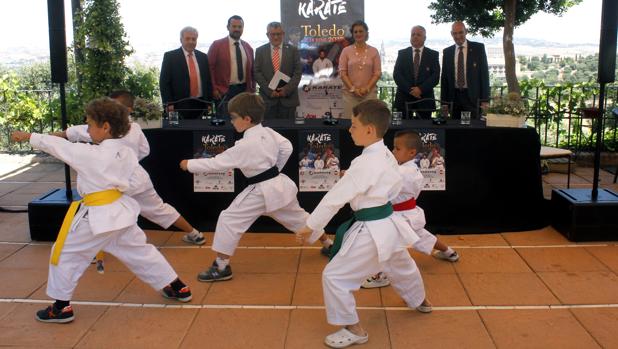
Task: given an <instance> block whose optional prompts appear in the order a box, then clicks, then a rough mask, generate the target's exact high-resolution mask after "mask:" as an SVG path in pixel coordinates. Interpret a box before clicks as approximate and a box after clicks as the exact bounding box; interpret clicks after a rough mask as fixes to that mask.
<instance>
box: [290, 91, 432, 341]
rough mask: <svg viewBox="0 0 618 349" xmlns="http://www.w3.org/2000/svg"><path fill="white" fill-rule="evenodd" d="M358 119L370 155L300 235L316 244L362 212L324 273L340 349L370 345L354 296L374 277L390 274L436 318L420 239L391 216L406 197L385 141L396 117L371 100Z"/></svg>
mask: <svg viewBox="0 0 618 349" xmlns="http://www.w3.org/2000/svg"><path fill="white" fill-rule="evenodd" d="M353 112H354V116H353V117H352V126H351V127H350V134H351V136H352V140H353V141H354V144H356V145H359V146H363V147H364V149H363V152H362V154H361V155H360V156H358V157H357V158H355V159H354V160H353V161H352V164H351V165H350V168H349V169H348V170H347V171H346V174H345V176H343V177H342V178H341V180H340V181H339V182H338V183H337V184H335V186H334V187H333V188H332V189H331V190H330V191H329V192H328V193H326V195H325V196H324V198H323V199H322V201H320V203H319V204H318V206H317V207H316V209H315V210H314V211H313V213H311V215H310V216H309V219H307V225H306V227H304V228H303V229H301V230H300V231H297V236H298V238H299V240H303V239H306V238H307V237H308V236H309V239H308V241H309V242H310V243H311V242H313V241H315V240H317V238H318V237H319V232H320V230H321V229H322V228H323V227H324V226H325V225H326V224H327V223H328V222H329V221H330V220H331V218H332V217H333V216H334V215H335V213H337V211H338V210H339V209H340V208H341V207H343V206H344V205H345V204H346V203H350V206H351V207H352V209H353V210H354V211H355V212H354V217H355V219H354V220H350V221H348V222H346V223H344V224H343V225H342V226H341V227H340V229H338V230H337V235H336V238H335V243H334V245H333V247H332V248H333V254H332V255H333V256H334V257H333V258H332V259H331V261H330V263H328V265H326V268H325V269H324V272H323V273H322V287H323V290H324V303H325V306H326V317H327V321H328V323H330V324H332V325H340V326H343V328H341V329H340V330H339V331H337V332H335V333H333V334H330V335H328V336H327V337H326V338H325V340H324V342H325V343H326V344H327V345H328V346H330V347H333V348H344V347H347V346H349V345H352V344H362V343H365V342H367V341H368V340H369V336H368V334H367V332H366V331H365V330H364V329H363V328H362V326H361V325H360V322H359V318H358V314H357V312H356V303H355V300H354V295H353V294H352V292H353V291H357V290H358V289H359V288H360V286H361V283H362V282H363V280H364V279H365V277H366V275H367V273H368V272H369V274H374V273H377V272H378V271H380V270H384V271H385V272H386V273H387V274H388V275H389V277H390V279H391V282H392V284H393V287H394V288H395V290H396V291H397V293H398V294H399V295H400V296H401V297H402V298H403V299H404V300H405V302H406V304H407V305H408V306H409V307H410V308H413V309H417V310H418V311H421V312H431V304H430V303H429V302H428V301H427V300H426V299H425V288H424V285H423V280H422V278H421V275H420V272H419V270H418V268H417V267H416V264H415V263H414V260H413V259H412V258H411V257H410V254H409V253H408V250H407V247H408V246H410V245H412V244H413V243H414V242H416V241H417V240H418V239H419V238H418V236H417V235H416V233H415V232H414V231H413V230H412V229H410V226H409V225H408V224H407V223H406V222H405V220H404V219H403V218H402V217H400V216H398V215H393V214H392V212H393V208H392V205H391V203H390V200H392V199H394V198H395V197H396V196H397V195H398V194H399V192H400V191H401V186H402V178H401V174H400V173H399V169H398V165H397V160H395V158H394V157H393V154H392V153H391V152H390V151H389V150H388V148H386V146H385V145H384V142H383V140H382V137H383V136H384V134H385V133H386V130H387V129H388V124H389V119H390V111H389V110H388V108H387V106H386V104H385V103H384V102H382V101H379V100H368V101H364V102H362V103H360V104H358V105H357V106H356V107H354V110H353ZM339 246H340V247H339Z"/></svg>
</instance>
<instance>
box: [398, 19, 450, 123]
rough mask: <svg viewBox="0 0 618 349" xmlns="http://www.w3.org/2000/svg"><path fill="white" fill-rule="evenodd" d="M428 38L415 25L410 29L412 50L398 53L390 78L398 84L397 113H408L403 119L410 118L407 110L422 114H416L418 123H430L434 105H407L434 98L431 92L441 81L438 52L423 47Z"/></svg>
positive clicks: (424, 103) (406, 49)
mask: <svg viewBox="0 0 618 349" xmlns="http://www.w3.org/2000/svg"><path fill="white" fill-rule="evenodd" d="M426 38H427V35H426V31H425V28H423V27H421V26H420V25H417V26H415V27H412V33H411V35H410V44H412V46H411V47H408V48H405V49H403V50H399V53H398V54H397V61H396V62H395V69H394V71H393V78H394V79H395V83H396V84H397V94H396V95H395V104H394V107H395V108H397V110H400V111H403V112H404V113H405V112H408V115H406V117H410V116H412V113H411V112H410V110H409V109H416V110H422V111H417V112H416V114H417V115H418V116H419V117H420V118H421V119H431V111H430V110H433V109H435V108H436V104H435V102H434V101H422V102H418V103H414V104H411V105H409V107H408V110H407V109H406V102H416V101H420V100H422V99H424V98H431V99H433V98H434V94H433V88H434V87H435V86H436V85H437V84H438V80H439V79H440V62H439V59H438V51H434V50H432V49H430V48H428V47H425V39H426Z"/></svg>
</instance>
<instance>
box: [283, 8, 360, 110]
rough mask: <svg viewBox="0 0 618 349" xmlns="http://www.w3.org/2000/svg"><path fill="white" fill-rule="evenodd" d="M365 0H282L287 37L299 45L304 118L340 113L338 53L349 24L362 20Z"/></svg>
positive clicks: (346, 42)
mask: <svg viewBox="0 0 618 349" xmlns="http://www.w3.org/2000/svg"><path fill="white" fill-rule="evenodd" d="M364 10H365V3H364V0H281V25H282V26H283V30H284V31H285V36H286V41H287V42H288V43H289V44H291V45H294V46H296V47H298V50H299V52H300V59H301V63H302V65H303V77H302V80H301V82H300V84H299V86H298V88H299V91H298V95H299V98H300V107H299V114H301V115H303V116H304V117H306V118H322V117H324V116H333V117H335V118H338V117H340V116H341V115H342V114H343V106H342V98H343V97H342V87H343V83H342V82H341V79H340V78H339V74H338V64H339V55H340V54H341V51H342V50H343V48H344V47H346V46H348V45H350V44H351V42H352V41H351V37H352V34H351V33H350V25H351V24H352V23H354V21H357V20H359V19H360V20H364V17H365V16H364Z"/></svg>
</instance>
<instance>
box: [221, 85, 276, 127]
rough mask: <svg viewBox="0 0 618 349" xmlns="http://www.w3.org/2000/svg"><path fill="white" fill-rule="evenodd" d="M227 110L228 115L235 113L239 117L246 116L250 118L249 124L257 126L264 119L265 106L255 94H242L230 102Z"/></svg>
mask: <svg viewBox="0 0 618 349" xmlns="http://www.w3.org/2000/svg"><path fill="white" fill-rule="evenodd" d="M227 110H228V112H229V113H236V114H238V115H240V116H241V117H245V116H248V117H250V118H251V123H253V124H256V125H257V124H259V123H260V122H262V120H263V119H264V112H265V111H266V106H265V105H264V101H263V100H262V97H260V96H258V95H256V94H255V93H250V92H243V93H240V94H238V95H236V97H234V98H232V99H231V100H230V102H229V103H228V105H227Z"/></svg>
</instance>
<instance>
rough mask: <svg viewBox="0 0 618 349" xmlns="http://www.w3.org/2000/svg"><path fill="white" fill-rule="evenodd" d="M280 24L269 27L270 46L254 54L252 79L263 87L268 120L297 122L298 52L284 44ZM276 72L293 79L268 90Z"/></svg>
mask: <svg viewBox="0 0 618 349" xmlns="http://www.w3.org/2000/svg"><path fill="white" fill-rule="evenodd" d="M284 34H285V33H284V32H283V28H282V27H281V23H279V22H272V23H269V24H268V26H267V27H266V36H267V37H268V41H269V43H268V44H266V45H262V46H260V47H258V48H257V50H255V61H254V65H253V75H254V78H255V81H256V82H257V83H258V85H260V96H262V98H263V99H264V103H266V107H267V109H266V113H265V114H264V118H265V119H289V120H292V119H293V118H294V112H295V111H296V107H297V106H298V105H299V104H300V102H299V100H298V84H299V83H300V78H301V74H302V67H301V63H300V55H299V53H298V49H297V48H296V47H294V46H292V45H289V44H284V43H283V36H284ZM276 71H280V72H281V73H283V74H285V75H287V76H289V77H290V81H288V82H287V83H284V82H281V81H280V82H279V84H278V85H277V87H276V88H274V89H271V88H269V86H268V85H269V84H270V82H271V80H272V78H273V76H274V75H275V72H276Z"/></svg>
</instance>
